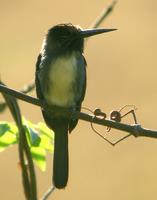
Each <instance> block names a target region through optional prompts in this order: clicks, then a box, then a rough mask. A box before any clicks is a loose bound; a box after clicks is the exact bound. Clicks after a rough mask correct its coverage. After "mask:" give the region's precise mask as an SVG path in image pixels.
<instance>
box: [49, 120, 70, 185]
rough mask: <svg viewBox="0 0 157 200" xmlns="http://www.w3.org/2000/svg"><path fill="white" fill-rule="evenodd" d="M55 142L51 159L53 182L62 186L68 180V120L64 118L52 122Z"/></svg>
mask: <svg viewBox="0 0 157 200" xmlns="http://www.w3.org/2000/svg"><path fill="white" fill-rule="evenodd" d="M53 129H54V132H55V143H54V159H53V184H54V186H55V187H56V188H59V189H61V188H64V187H65V186H66V184H67V181H68V168H69V166H68V163H69V162H68V160H69V159H68V122H67V120H65V119H62V120H56V121H55V123H54V128H53Z"/></svg>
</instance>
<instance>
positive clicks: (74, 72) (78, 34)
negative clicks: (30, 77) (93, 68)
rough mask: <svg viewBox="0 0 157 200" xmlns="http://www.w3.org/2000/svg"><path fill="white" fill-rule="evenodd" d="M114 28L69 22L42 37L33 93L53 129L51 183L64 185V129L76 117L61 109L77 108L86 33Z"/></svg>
mask: <svg viewBox="0 0 157 200" xmlns="http://www.w3.org/2000/svg"><path fill="white" fill-rule="evenodd" d="M114 30H116V29H100V28H99V29H82V28H81V27H80V26H75V25H72V24H71V23H66V24H58V25H55V26H53V27H51V28H50V29H49V30H48V32H47V34H46V35H45V37H44V40H43V43H42V48H41V51H40V53H39V56H38V58H37V62H36V72H35V84H36V94H37V97H38V98H39V100H40V101H41V102H43V103H44V105H47V107H46V108H42V114H43V118H44V120H45V122H46V124H47V126H48V127H49V128H50V129H51V130H53V132H54V135H55V137H54V155H53V178H52V183H53V185H54V186H55V187H56V188H58V189H62V188H65V187H66V185H67V182H68V176H69V153H68V133H71V132H72V130H73V129H74V128H75V127H76V125H77V123H78V119H76V118H73V117H71V116H72V115H71V116H69V115H67V113H66V112H65V109H67V110H69V111H70V112H71V113H73V112H77V111H78V112H79V111H80V110H81V104H82V102H83V100H84V97H85V93H86V79H87V78H86V66H87V63H86V60H85V57H84V55H83V51H84V40H85V38H87V37H90V36H94V35H97V34H101V33H106V32H110V31H114Z"/></svg>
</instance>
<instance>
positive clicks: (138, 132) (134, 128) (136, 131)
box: [0, 85, 157, 138]
mask: <svg viewBox="0 0 157 200" xmlns="http://www.w3.org/2000/svg"><path fill="white" fill-rule="evenodd" d="M0 92H2V93H6V94H9V95H11V96H14V97H15V98H18V99H21V100H23V101H26V102H28V103H31V104H34V105H37V106H39V107H42V108H43V109H48V107H47V106H46V107H45V105H43V104H42V102H41V101H40V100H39V99H36V98H34V97H30V96H28V95H25V94H23V93H21V92H18V91H15V90H13V89H10V88H8V87H6V86H3V85H0ZM57 109H59V108H57ZM60 109H62V110H63V108H60ZM64 111H65V112H67V113H69V115H71V114H72V117H74V118H78V119H80V120H84V121H88V122H90V123H91V122H92V123H95V124H99V125H102V126H107V127H111V128H114V129H118V130H121V131H125V132H128V133H131V134H132V135H133V136H135V137H138V136H145V137H152V138H157V131H153V130H150V129H145V128H142V127H141V125H139V124H133V125H128V124H123V123H119V122H115V121H112V120H108V119H101V118H99V117H95V116H93V115H89V114H86V113H83V112H71V111H69V110H67V109H65V110H64ZM52 112H53V111H52Z"/></svg>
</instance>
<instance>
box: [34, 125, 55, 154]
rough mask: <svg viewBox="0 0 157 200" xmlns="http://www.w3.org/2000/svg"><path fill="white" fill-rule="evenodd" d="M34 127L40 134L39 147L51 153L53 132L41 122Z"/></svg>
mask: <svg viewBox="0 0 157 200" xmlns="http://www.w3.org/2000/svg"><path fill="white" fill-rule="evenodd" d="M36 127H37V129H38V131H39V132H40V138H41V142H40V146H41V147H43V148H44V149H46V150H48V151H50V152H53V144H52V142H53V141H54V132H53V131H52V130H51V129H49V128H48V127H47V126H46V125H45V124H44V123H42V122H39V123H38V124H37V126H36Z"/></svg>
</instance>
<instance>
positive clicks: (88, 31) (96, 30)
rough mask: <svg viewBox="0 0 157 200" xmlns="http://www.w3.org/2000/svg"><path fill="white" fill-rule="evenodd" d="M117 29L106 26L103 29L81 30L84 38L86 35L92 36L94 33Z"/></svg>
mask: <svg viewBox="0 0 157 200" xmlns="http://www.w3.org/2000/svg"><path fill="white" fill-rule="evenodd" d="M116 30H117V29H115V28H111V29H105V28H101V29H86V30H81V35H82V37H83V38H86V37H90V36H94V35H98V34H101V33H107V32H111V31H116Z"/></svg>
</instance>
